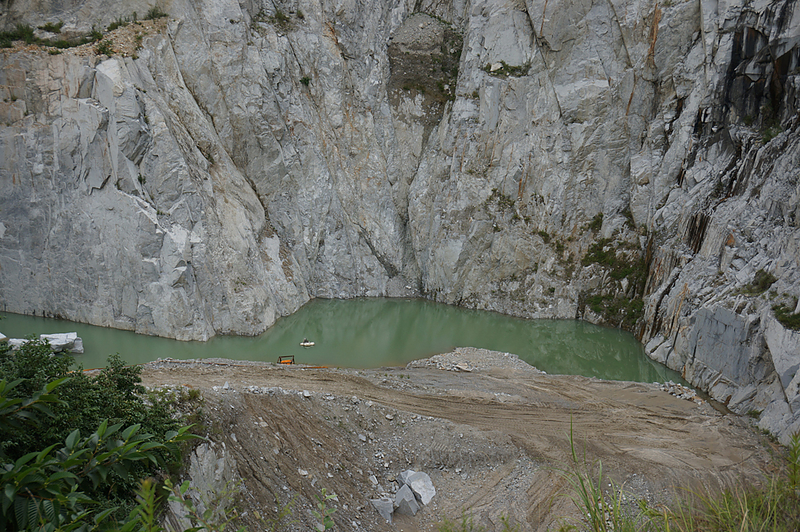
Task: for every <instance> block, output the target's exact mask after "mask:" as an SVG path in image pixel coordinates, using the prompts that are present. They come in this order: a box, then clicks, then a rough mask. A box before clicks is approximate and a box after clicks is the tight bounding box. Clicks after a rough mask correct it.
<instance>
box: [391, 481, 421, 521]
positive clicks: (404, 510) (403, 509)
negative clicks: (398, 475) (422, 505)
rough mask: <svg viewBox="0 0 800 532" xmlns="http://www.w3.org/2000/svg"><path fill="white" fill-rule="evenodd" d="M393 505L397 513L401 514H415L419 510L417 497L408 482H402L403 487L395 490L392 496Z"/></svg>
mask: <svg viewBox="0 0 800 532" xmlns="http://www.w3.org/2000/svg"><path fill="white" fill-rule="evenodd" d="M394 505H395V507H396V508H397V511H398V513H401V514H403V515H417V512H418V511H419V503H417V498H416V496H415V495H414V492H413V491H411V488H410V487H408V484H403V487H402V488H400V489H399V490H397V494H396V495H395V496H394Z"/></svg>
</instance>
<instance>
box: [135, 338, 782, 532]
mask: <svg viewBox="0 0 800 532" xmlns="http://www.w3.org/2000/svg"><path fill="white" fill-rule="evenodd" d="M143 379H144V382H145V384H146V385H148V386H151V387H164V386H173V387H182V386H187V387H191V388H197V389H199V390H201V391H202V393H203V396H204V397H205V406H204V408H203V412H204V418H205V421H204V424H205V425H206V428H207V435H208V437H209V439H210V440H212V441H213V442H214V443H213V444H209V445H205V446H203V447H202V449H200V452H199V453H196V455H195V457H194V460H195V469H194V472H192V470H191V469H190V474H192V478H193V480H197V481H198V483H200V484H202V482H203V481H204V480H203V479H204V478H205V479H206V481H207V482H208V483H210V484H214V483H216V484H214V487H213V489H217V490H218V489H220V486H222V485H224V482H223V481H229V482H230V481H236V480H237V479H241V480H242V482H243V483H242V490H241V494H240V498H239V500H238V502H237V507H238V509H239V511H240V513H243V514H244V516H243V521H244V522H245V523H247V524H249V525H250V526H251V530H254V529H258V528H259V527H260V526H263V522H261V523H259V516H260V517H261V518H266V517H269V516H272V515H274V512H275V509H276V507H277V505H276V503H275V500H276V498H277V500H278V501H280V504H284V503H286V502H288V501H290V500H292V498H293V497H294V498H295V499H294V500H295V503H294V505H295V507H294V511H293V514H294V517H295V518H296V519H299V520H300V522H299V523H296V524H294V525H291V526H288V527H286V529H287V530H293V529H296V530H308V527H313V526H314V524H315V523H316V522H318V520H317V519H316V518H315V517H314V516H313V514H312V513H311V510H312V509H313V503H314V502H315V499H314V496H315V495H316V494H318V493H319V492H320V488H321V487H325V488H326V489H327V491H328V492H331V491H335V492H336V494H337V496H338V501H335V502H334V503H333V506H334V507H336V508H337V512H336V514H334V518H335V520H336V523H337V525H338V527H339V528H338V529H340V530H407V531H414V530H435V529H436V528H435V525H436V523H438V522H439V521H441V519H443V518H444V517H451V518H453V517H458V516H460V515H461V513H462V512H467V513H469V514H470V515H472V516H473V517H474V519H475V521H476V522H480V523H481V524H482V525H484V526H486V527H487V528H488V529H489V530H494V529H496V530H500V529H501V528H500V517H501V516H505V517H508V518H510V519H511V521H512V522H514V523H518V524H519V525H520V526H521V530H547V529H551V530H552V529H557V528H558V526H559V524H560V523H562V522H563V519H564V518H570V517H572V518H574V517H576V515H577V514H576V512H575V508H574V507H573V505H572V504H571V502H570V501H569V499H568V498H565V497H563V496H559V494H563V493H564V492H566V491H567V490H566V482H565V481H564V479H563V478H562V475H561V474H560V473H559V470H561V469H564V468H565V467H568V465H569V464H570V460H571V449H570V444H569V433H570V430H572V433H573V435H574V441H575V443H576V450H577V451H578V453H579V455H580V456H581V457H583V455H584V453H585V456H586V459H587V461H588V462H589V463H595V462H596V461H597V460H600V461H602V465H603V472H604V474H607V475H608V478H609V481H611V480H613V481H614V482H615V483H616V484H617V485H621V486H623V488H624V490H625V491H626V493H627V497H628V498H629V500H630V502H631V505H634V503H635V501H636V500H637V499H641V498H645V499H647V500H648V501H650V502H651V503H658V502H662V501H665V500H667V499H669V498H670V497H671V496H672V494H673V492H674V488H675V487H676V486H697V485H704V486H709V487H712V488H713V487H718V486H722V485H727V484H730V483H732V482H741V481H745V482H758V481H760V479H762V478H763V475H764V473H765V472H767V471H769V469H770V464H771V460H772V459H771V456H772V453H771V450H770V448H769V446H765V443H764V442H763V440H762V439H761V438H759V437H758V435H757V434H755V433H754V432H753V431H752V430H751V428H750V427H749V423H748V422H747V421H746V420H743V419H741V418H738V417H736V416H733V415H731V414H728V415H723V414H720V413H719V412H717V411H716V410H714V409H713V408H711V406H710V405H708V404H707V403H704V402H702V401H700V402H694V401H688V400H684V399H678V398H676V397H673V396H671V395H669V394H668V393H666V392H664V391H661V390H660V389H659V387H658V386H656V385H651V384H639V383H630V382H608V381H599V380H593V379H586V378H583V377H571V376H550V375H545V374H543V373H541V372H539V371H537V370H536V369H535V368H532V367H531V366H528V365H527V364H525V363H523V362H521V361H519V360H518V359H517V358H516V357H514V356H513V355H505V354H502V353H495V352H490V351H485V350H479V349H471V348H465V349H459V350H457V351H456V352H454V353H449V354H445V355H437V356H436V357H433V358H432V359H426V360H423V361H417V362H413V363H411V364H409V366H408V367H406V368H390V369H380V370H360V371H359V370H350V369H310V368H305V367H303V366H290V367H286V366H284V367H281V366H278V365H268V364H257V363H247V362H235V361H223V360H217V361H202V362H185V361H159V362H154V363H151V364H149V365H147V366H145V371H144V374H143ZM202 464H205V465H202ZM209 464H212V465H209ZM220 464H223V465H220ZM203 467H205V468H206V471H205V472H203ZM408 468H412V469H414V470H417V471H424V472H426V473H428V474H429V475H430V476H431V479H432V480H433V483H434V486H435V487H436V491H437V493H436V496H435V497H434V498H433V500H432V501H431V502H430V504H429V505H427V506H426V507H424V508H423V509H422V510H421V511H420V512H419V513H418V514H417V515H416V516H413V517H411V516H401V515H397V514H395V515H394V517H393V523H392V524H391V525H390V524H388V523H387V522H386V521H385V520H384V519H382V518H381V517H380V516H379V515H378V513H377V512H376V511H375V510H374V509H373V508H372V507H371V505H370V504H369V502H368V501H369V499H372V498H377V497H380V496H381V495H389V496H391V495H392V493H393V491H395V490H396V489H397V484H396V482H395V478H396V476H397V475H398V474H399V473H400V472H401V471H403V470H405V469H408ZM206 477H208V478H206ZM212 477H213V478H212Z"/></svg>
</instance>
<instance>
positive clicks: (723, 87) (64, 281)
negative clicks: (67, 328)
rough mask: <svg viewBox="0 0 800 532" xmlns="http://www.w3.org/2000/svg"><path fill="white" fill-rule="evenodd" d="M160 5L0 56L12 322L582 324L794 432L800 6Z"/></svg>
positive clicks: (3, 244) (95, 4) (241, 329)
mask: <svg viewBox="0 0 800 532" xmlns="http://www.w3.org/2000/svg"><path fill="white" fill-rule="evenodd" d="M150 7H152V5H151V4H149V3H148V2H146V1H145V0H142V1H139V2H136V1H134V2H126V3H112V2H108V1H107V0H85V1H79V0H73V1H71V2H64V3H61V2H58V3H56V2H53V3H44V4H42V3H41V2H36V3H34V2H31V1H30V0H16V1H15V2H13V3H6V4H5V5H4V6H3V9H4V11H3V13H2V19H0V24H2V25H3V26H4V27H5V28H7V29H8V28H12V27H14V25H15V24H17V23H20V22H21V23H26V24H30V25H31V26H34V27H35V26H39V25H43V24H44V23H46V22H53V23H55V22H58V21H59V20H61V21H63V22H64V26H63V29H62V31H64V32H67V31H73V32H78V33H79V32H87V31H89V30H90V29H91V27H92V26H93V25H95V26H96V27H105V26H107V25H108V24H109V23H110V22H112V21H114V20H117V19H119V18H121V17H130V16H131V15H132V13H133V12H134V11H135V12H137V13H139V14H140V17H141V16H142V14H143V13H146V12H147V11H148V9H149V8H150ZM159 7H160V8H161V9H163V10H164V11H166V12H167V14H168V15H169V16H168V17H167V18H164V19H160V20H161V22H160V23H159V24H156V25H148V26H147V27H146V28H145V27H144V26H137V25H135V24H134V25H130V26H128V27H126V28H123V29H122V30H117V31H118V32H119V31H122V32H125V31H127V32H131V31H133V32H136V33H140V34H141V35H142V37H140V38H138V43H139V44H140V45H141V47H140V48H139V49H136V50H129V51H128V53H127V54H124V53H116V54H114V55H112V56H111V57H107V56H104V55H97V54H96V53H95V52H94V47H90V49H89V50H88V53H79V52H76V51H74V50H72V51H70V50H67V51H64V52H62V53H60V54H58V55H51V54H49V53H48V52H47V51H43V50H39V49H37V48H36V47H27V49H26V48H25V47H21V46H17V47H16V48H13V49H9V50H6V51H4V52H3V53H2V54H0V62H2V68H0V91H2V99H3V102H2V103H0V151H1V152H2V160H1V161H0V165H1V166H0V302H2V305H3V308H4V310H7V311H11V312H22V313H34V312H35V313H36V314H37V315H38V314H46V315H56V316H62V317H64V318H69V319H73V320H78V321H86V322H90V323H94V324H97V325H104V326H111V327H118V328H124V329H131V330H136V331H137V332H142V333H148V334H158V335H164V336H172V337H176V338H180V339H207V338H209V337H210V336H213V335H214V334H220V333H238V334H255V333H258V332H261V331H263V330H264V329H265V328H267V327H269V326H270V325H271V324H272V323H273V322H274V321H275V319H277V317H279V316H281V315H286V314H289V313H291V312H293V311H295V310H296V309H297V308H299V307H300V306H301V305H302V304H303V303H304V302H306V301H307V300H308V299H309V298H311V297H354V296H362V295H363V296H378V295H387V296H398V295H423V296H426V297H429V298H432V299H436V300H439V301H443V302H448V303H454V304H460V305H465V306H469V307H474V308H484V309H492V310H498V311H501V312H506V313H510V314H515V315H520V316H528V317H558V318H575V317H579V318H584V319H588V320H591V321H595V322H604V323H610V324H614V325H620V324H621V325H623V326H625V327H629V328H632V329H633V330H635V331H636V332H637V334H638V335H639V336H640V337H641V338H642V340H643V342H644V343H645V345H646V346H647V351H648V353H649V354H650V355H651V356H653V357H654V358H656V359H658V360H661V361H663V362H665V363H666V364H667V365H669V366H670V367H673V368H675V369H679V370H682V371H683V372H684V374H685V376H686V378H687V379H688V380H690V381H691V382H693V383H694V384H696V385H698V386H699V387H702V388H704V389H706V390H709V392H710V393H711V394H712V395H713V396H714V397H715V398H717V399H719V400H721V401H723V402H726V403H727V404H728V405H729V407H730V408H732V409H734V410H736V411H738V412H748V411H752V412H760V423H761V425H762V426H763V427H764V428H766V429H769V430H771V431H773V432H774V433H776V434H777V435H778V436H779V437H780V438H782V439H786V438H787V437H788V435H789V434H790V433H791V432H792V431H794V430H798V429H800V394H799V393H798V387H800V374H799V373H798V367H800V332H797V331H796V330H793V329H791V328H790V327H789V325H790V324H791V321H790V320H791V319H792V318H791V317H792V315H793V314H796V313H797V312H800V306H798V297H799V296H800V249H798V245H800V229H798V224H799V223H800V206H799V205H800V185H798V181H799V180H800V134H798V128H800V118H799V117H800V115H798V111H799V110H800V101H798V88H800V70H798V67H800V46H799V45H798V43H799V42H800V4H798V3H797V2H796V1H795V0H781V1H778V0H775V1H771V2H770V1H766V0H765V1H747V0H731V1H729V2H718V1H710V0H687V1H681V0H675V1H670V0H668V1H666V2H664V3H656V2H654V1H652V0H647V1H644V0H642V1H637V0H608V1H602V2H597V1H590V0H574V1H570V0H541V1H534V0H527V1H522V0H517V1H509V0H504V1H496V0H492V1H490V0H473V1H461V0H441V1H438V0H420V1H417V2H401V1H395V2H378V1H372V0H348V1H341V0H340V1H333V0H321V1H305V0H303V1H300V2H299V3H298V2H276V3H273V2H271V1H265V2H261V1H258V0H256V1H245V0H242V1H240V2H237V1H235V0H214V1H210V0H207V1H194V2H188V1H185V0H173V1H171V2H163V3H161V4H159ZM148 24H150V23H148ZM117 35H118V34H117V33H112V34H109V35H108V36H107V37H106V38H107V39H110V40H111V41H113V40H114V39H117V41H120V40H121V39H122V36H121V35H120V36H117ZM45 36H46V35H45ZM773 307H775V308H777V309H778V310H777V311H776V310H774V309H773ZM779 317H780V320H779V319H778V318H779ZM796 319H797V318H795V320H796Z"/></svg>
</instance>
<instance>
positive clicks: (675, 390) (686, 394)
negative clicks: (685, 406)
mask: <svg viewBox="0 0 800 532" xmlns="http://www.w3.org/2000/svg"><path fill="white" fill-rule="evenodd" d="M659 387H660V388H661V391H662V392H667V393H668V394H670V395H674V396H675V397H677V398H678V399H685V400H687V401H693V402H695V403H697V404H698V405H699V404H703V403H704V402H705V401H704V400H703V399H702V398H701V397H700V396H698V395H697V392H696V391H694V390H692V389H691V388H687V387H686V386H684V385H683V384H678V383H675V382H672V381H669V382H664V383H661V384H660V385H659Z"/></svg>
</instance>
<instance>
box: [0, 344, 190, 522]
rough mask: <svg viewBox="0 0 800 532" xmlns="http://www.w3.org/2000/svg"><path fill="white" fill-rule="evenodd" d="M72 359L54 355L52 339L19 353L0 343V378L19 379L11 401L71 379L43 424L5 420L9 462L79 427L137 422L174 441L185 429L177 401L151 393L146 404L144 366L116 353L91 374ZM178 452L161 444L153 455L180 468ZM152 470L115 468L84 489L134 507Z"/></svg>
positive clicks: (2, 438) (1, 443)
mask: <svg viewBox="0 0 800 532" xmlns="http://www.w3.org/2000/svg"><path fill="white" fill-rule="evenodd" d="M72 363H73V359H72V357H71V356H68V355H53V354H52V350H51V349H50V346H49V344H48V343H47V342H46V341H39V340H32V341H29V342H28V343H26V344H24V345H23V346H22V347H21V348H20V349H19V350H17V351H15V352H11V351H10V350H9V347H8V346H7V345H0V380H2V381H6V382H10V383H16V384H15V386H14V387H13V388H11V389H10V390H7V393H6V396H5V397H6V398H7V400H14V401H16V400H23V401H24V400H26V398H30V397H34V396H35V394H36V393H39V392H40V391H41V390H42V389H44V388H45V387H46V386H47V385H48V383H51V382H53V381H58V380H60V379H65V378H68V380H66V381H65V382H64V383H63V384H61V385H60V386H58V388H57V389H55V390H54V391H52V395H53V396H54V398H55V399H56V400H57V402H54V403H53V404H51V405H48V414H49V415H48V416H47V417H46V418H44V419H42V420H40V422H39V423H37V424H36V425H34V426H30V427H27V428H26V430H24V431H20V430H16V429H14V428H13V427H10V426H8V425H6V426H3V425H0V453H2V456H3V457H4V460H5V461H10V462H13V461H16V460H19V459H21V458H22V457H24V456H26V453H28V452H29V451H31V450H40V449H47V448H48V447H50V446H53V445H55V446H56V447H57V448H60V447H59V446H60V445H62V444H63V443H64V442H65V441H66V440H67V438H68V437H69V436H70V435H71V434H72V433H73V431H77V432H78V433H79V434H81V435H84V434H85V435H89V434H92V433H94V432H95V431H97V430H98V427H100V426H102V424H103V423H105V424H106V426H107V427H112V426H118V427H130V426H133V425H136V426H138V427H140V429H137V430H139V432H138V433H139V434H150V435H152V438H153V439H155V440H158V441H165V440H168V439H169V437H168V435H169V434H172V433H174V432H175V431H177V430H179V428H180V422H179V421H178V420H177V418H178V417H179V416H178V415H177V413H176V411H175V408H174V405H173V404H172V403H170V402H168V401H166V400H163V399H161V398H159V397H157V396H154V395H152V394H151V395H150V396H149V397H147V399H148V402H149V403H150V405H149V406H148V405H146V404H145V402H144V400H143V399H144V398H145V397H146V395H145V390H144V388H143V387H142V386H141V385H140V384H139V383H140V381H141V379H140V377H139V375H140V373H141V368H139V367H138V366H134V367H126V366H125V365H124V363H123V362H122V360H121V359H120V358H119V356H118V355H112V356H110V357H109V362H108V366H107V367H106V368H105V369H103V370H102V371H100V372H99V373H98V374H97V375H96V376H87V375H86V374H85V373H83V371H82V370H81V368H80V367H79V368H78V370H76V371H72V372H71V371H70V369H71V366H72ZM109 430H110V429H109ZM172 451H175V449H173V450H172ZM172 451H168V450H166V449H163V448H159V449H154V451H153V453H152V454H154V456H155V458H156V459H157V460H158V461H159V462H160V463H161V465H162V467H171V468H176V467H177V466H178V465H179V461H176V460H178V458H177V457H176V455H174V454H173V452H172ZM149 475H151V471H150V467H149V466H147V465H145V464H143V463H137V464H132V465H131V466H130V467H129V468H127V471H126V475H124V476H122V475H121V474H120V472H119V471H115V470H112V472H111V473H109V477H108V484H107V485H103V486H100V485H99V484H93V485H92V486H88V487H86V488H85V489H84V490H83V493H84V494H85V495H86V496H87V497H89V498H91V499H92V500H95V501H98V502H99V503H100V504H101V506H102V507H104V508H110V507H114V506H121V507H128V508H129V507H130V506H131V505H132V504H133V498H132V497H133V495H132V494H133V492H134V490H135V489H136V486H137V485H138V481H139V479H141V478H145V477H147V476H149Z"/></svg>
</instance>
